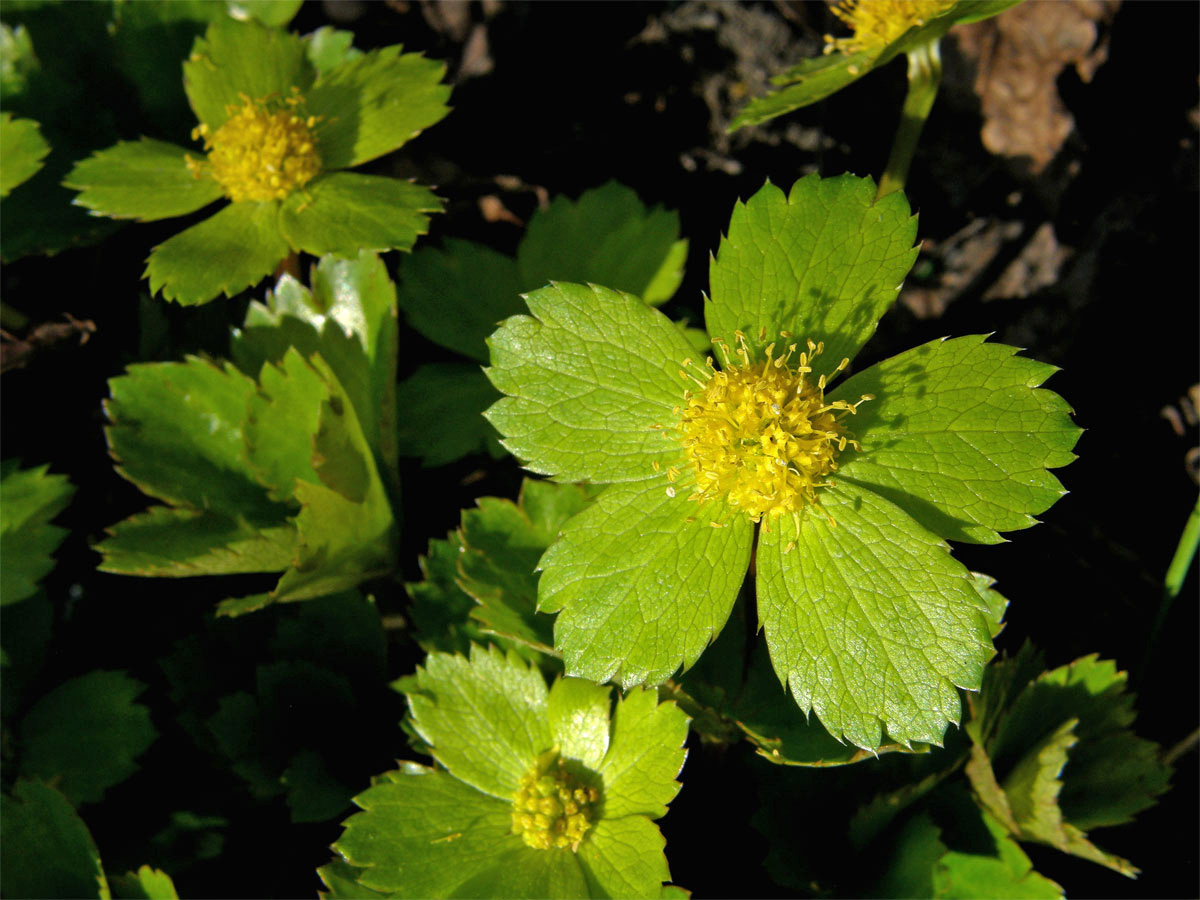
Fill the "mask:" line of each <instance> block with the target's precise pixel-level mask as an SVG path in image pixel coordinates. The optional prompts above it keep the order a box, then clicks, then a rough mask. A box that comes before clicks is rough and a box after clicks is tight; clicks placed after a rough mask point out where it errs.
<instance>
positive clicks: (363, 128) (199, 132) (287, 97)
mask: <svg viewBox="0 0 1200 900" xmlns="http://www.w3.org/2000/svg"><path fill="white" fill-rule="evenodd" d="M400 49H401V48H400V47H399V46H391V47H384V48H382V49H379V50H373V51H371V52H370V53H365V54H364V53H359V52H358V51H356V50H347V51H346V52H345V53H342V54H340V55H337V58H336V60H335V59H333V58H331V56H330V54H328V53H326V52H318V49H317V48H316V47H315V45H314V42H312V41H310V40H307V39H303V38H300V37H299V36H297V35H293V34H290V33H288V32H284V31H279V30H276V29H272V28H268V27H266V26H264V25H261V24H259V23H257V22H254V21H252V20H251V21H245V22H239V21H235V20H233V19H228V20H222V21H220V22H216V23H214V24H212V25H211V26H209V28H208V31H207V32H206V33H205V35H204V36H203V37H202V38H198V39H197V41H196V44H195V46H194V47H193V49H192V54H191V56H190V57H189V59H188V60H187V61H186V62H185V63H184V64H183V76H184V88H185V90H186V92H187V96H188V101H189V103H190V104H191V107H192V110H193V111H194V112H195V114H196V118H197V119H198V120H199V124H198V125H197V126H196V128H195V129H194V130H193V131H192V139H193V140H195V141H198V142H200V144H201V147H202V151H203V152H199V151H195V150H188V149H185V148H183V147H179V146H176V145H174V144H169V143H165V142H163V141H157V140H151V139H149V138H142V139H141V140H138V141H127V142H122V143H119V144H117V145H115V146H113V147H110V148H108V149H107V150H102V151H100V152H98V153H96V154H95V155H93V156H92V157H90V158H88V159H86V160H84V161H83V162H81V163H79V164H78V165H77V166H76V167H75V168H74V170H73V171H72V172H71V173H70V174H69V175H68V176H67V178H66V180H65V181H64V184H65V185H66V186H67V187H70V188H73V189H75V190H78V191H80V194H79V196H78V197H77V198H76V201H75V202H76V203H78V204H80V205H81V206H85V207H87V208H88V209H90V210H92V211H93V212H95V213H96V214H98V215H105V216H112V217H114V218H122V219H137V220H139V221H143V222H144V221H151V220H155V219H164V218H170V217H172V216H181V215H186V214H188V213H192V212H195V211H196V210H198V209H201V208H203V207H205V206H208V205H209V204H211V203H213V202H214V201H218V200H222V199H225V200H228V201H230V202H229V204H228V205H226V206H224V207H223V208H221V209H220V210H218V211H217V212H216V213H215V214H214V215H213V216H212V217H210V218H208V219H206V220H204V221H202V222H200V223H199V224H196V225H193V226H192V227H190V228H188V229H186V230H185V231H183V232H181V233H180V234H178V235H176V236H175V237H173V238H170V239H169V240H167V241H165V242H164V243H162V244H160V245H159V246H157V247H155V248H154V249H153V250H152V251H151V253H150V258H149V260H148V262H147V266H146V276H147V277H148V278H149V279H150V288H151V290H152V291H155V292H157V291H159V290H161V291H162V293H163V296H165V297H166V298H168V299H170V300H175V301H178V302H179V303H184V304H195V303H205V302H207V301H209V300H211V299H213V298H214V297H216V296H217V295H218V294H220V293H224V294H225V295H227V296H233V295H234V294H236V293H237V292H239V291H241V290H243V289H245V288H247V287H250V286H252V285H253V284H255V283H256V282H257V281H258V280H259V279H261V278H262V277H263V276H264V275H268V274H270V273H271V272H272V271H273V270H274V269H275V267H276V266H277V265H278V264H279V263H280V261H281V260H283V259H284V258H285V257H287V256H288V255H289V254H292V253H299V252H305V253H311V254H313V255H314V256H323V255H325V254H335V255H338V256H344V257H348V258H354V257H357V256H358V253H359V251H360V250H363V249H366V250H374V251H380V252H382V251H386V250H392V249H400V250H408V249H410V248H411V247H412V245H413V243H414V241H415V240H416V238H417V236H418V235H421V234H424V233H425V231H426V230H427V228H428V216H427V213H430V212H436V211H438V210H440V209H441V204H440V202H439V201H438V199H437V198H436V197H435V196H434V195H433V194H432V193H431V192H430V191H429V190H428V189H427V188H424V187H422V186H420V185H417V184H411V183H409V182H405V181H398V180H396V179H391V178H385V177H380V176H374V175H361V174H358V173H353V172H348V171H345V170H347V169H350V168H352V167H354V166H357V165H360V164H362V163H364V162H367V161H368V160H372V159H375V158H376V157H379V156H382V155H384V154H385V153H390V152H391V151H393V150H395V149H396V148H397V147H399V146H401V145H402V144H403V143H405V142H406V141H407V140H409V139H410V138H412V137H413V136H415V135H416V134H418V133H419V132H420V131H421V130H422V129H424V128H426V127H428V126H429V125H432V124H433V123H435V122H437V121H438V120H439V119H441V118H442V117H443V116H445V115H446V113H447V112H448V111H449V110H448V108H447V107H446V104H445V101H446V100H447V98H448V97H449V94H450V89H449V88H448V87H447V86H445V85H442V84H441V83H440V81H441V77H442V75H443V73H444V67H443V66H442V65H441V64H440V63H437V62H434V61H432V60H427V59H424V58H422V57H421V56H419V55H417V54H412V53H409V54H401V52H400Z"/></svg>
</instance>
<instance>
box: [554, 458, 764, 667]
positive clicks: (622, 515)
mask: <svg viewBox="0 0 1200 900" xmlns="http://www.w3.org/2000/svg"><path fill="white" fill-rule="evenodd" d="M681 490H686V489H683V488H681ZM673 493H675V489H674V488H672V487H670V485H669V484H668V481H667V478H666V476H665V475H662V476H659V477H658V478H656V479H655V480H653V481H651V482H649V483H647V484H632V485H614V486H612V487H610V488H607V489H606V490H605V491H604V493H602V494H601V495H600V497H599V499H598V500H596V502H595V503H593V504H592V505H591V506H590V507H588V508H587V509H585V510H584V511H583V512H581V513H580V514H579V515H577V516H575V517H574V518H572V519H571V520H570V521H569V522H568V523H567V524H566V526H565V527H564V528H563V533H562V536H561V537H560V538H559V540H558V541H557V542H556V543H555V544H554V545H553V546H552V547H551V548H550V549H549V551H547V553H546V555H545V556H544V557H543V558H542V562H541V565H542V568H543V569H544V572H543V574H542V578H541V584H540V586H539V593H538V606H539V608H540V609H541V610H542V611H544V612H559V611H560V610H561V612H560V614H559V617H558V619H557V621H556V622H555V625H554V646H555V649H556V650H558V651H559V652H560V653H562V655H563V660H564V662H565V663H566V667H567V673H568V674H570V675H579V676H582V677H584V678H591V679H592V680H593V681H608V680H610V679H615V680H616V681H617V682H618V683H619V684H621V685H622V686H623V687H628V686H629V685H633V684H641V683H643V682H648V683H651V684H658V683H661V682H663V681H665V680H666V679H667V678H669V677H670V676H671V675H672V673H674V672H675V671H676V670H677V669H679V667H680V666H681V665H682V666H683V667H684V668H685V669H686V668H688V667H690V666H691V665H692V664H693V663H695V661H696V660H697V658H699V656H700V654H701V653H702V652H703V651H704V648H705V647H706V646H707V645H708V644H709V643H710V642H711V641H712V640H713V639H714V638H715V637H716V635H717V633H718V632H719V631H720V630H721V627H722V626H723V625H724V624H725V620H726V619H727V618H728V617H729V611H730V609H731V608H732V606H733V601H734V599H735V598H736V596H737V592H738V588H739V587H740V586H741V584H742V580H743V579H744V578H745V575H746V569H747V566H748V565H749V562H750V545H751V540H752V538H753V533H754V529H753V526H752V525H751V524H750V521H749V520H748V519H747V518H746V517H745V516H744V515H741V514H740V513H738V512H736V511H734V510H731V509H730V508H729V507H728V506H726V505H725V503H724V501H720V502H716V501H714V502H713V503H712V504H711V505H707V506H704V507H697V506H696V505H695V504H693V503H691V502H690V501H688V500H687V499H685V498H684V496H682V495H681V496H676V497H672V496H670V494H673ZM689 520H690V521H689ZM714 523H716V525H717V526H718V527H714Z"/></svg>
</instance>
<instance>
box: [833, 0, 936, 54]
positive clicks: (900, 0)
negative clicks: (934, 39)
mask: <svg viewBox="0 0 1200 900" xmlns="http://www.w3.org/2000/svg"><path fill="white" fill-rule="evenodd" d="M953 5H954V0H839V2H838V3H835V4H833V7H832V12H833V14H834V15H835V16H837V17H838V18H839V19H841V20H842V21H843V22H845V23H846V24H847V25H849V26H850V27H851V28H852V29H854V34H853V35H851V36H850V37H841V38H835V37H833V36H832V35H828V34H827V35H825V52H826V53H845V54H852V53H859V52H861V51H875V50H882V49H883V48H884V47H886V46H887V45H888V44H890V43H891V42H892V41H894V40H896V38H898V37H900V36H901V35H902V34H904V32H906V31H908V29H910V28H912V27H914V26H917V25H924V24H925V23H926V22H928V21H929V20H930V19H932V18H933V17H934V16H936V15H938V14H939V13H943V12H945V11H946V10H947V9H949V8H950V7H951V6H953Z"/></svg>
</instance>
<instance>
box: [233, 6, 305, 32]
mask: <svg viewBox="0 0 1200 900" xmlns="http://www.w3.org/2000/svg"><path fill="white" fill-rule="evenodd" d="M302 3H303V0H225V4H226V6H228V7H229V15H231V16H233V17H234V18H235V19H245V18H246V17H247V16H253V17H254V18H256V19H258V21H260V22H262V23H263V24H264V25H286V24H288V22H290V21H292V19H293V17H295V15H296V13H298V12H299V11H300V6H301V4H302ZM318 30H320V29H318Z"/></svg>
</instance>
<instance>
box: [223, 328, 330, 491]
mask: <svg viewBox="0 0 1200 900" xmlns="http://www.w3.org/2000/svg"><path fill="white" fill-rule="evenodd" d="M258 383H259V388H258V391H257V392H256V393H255V394H253V395H251V397H250V401H249V404H248V411H247V416H246V424H245V426H244V432H245V438H246V454H247V458H248V459H249V461H250V465H251V466H253V468H254V473H255V475H257V476H258V479H259V481H261V482H262V483H263V484H264V485H265V486H266V487H267V489H268V493H269V496H270V497H271V499H272V500H276V501H280V502H284V501H287V500H289V499H290V498H291V497H293V496H294V494H295V491H296V482H297V481H307V482H308V483H310V484H320V481H321V480H320V478H319V477H318V476H317V471H316V469H315V468H314V465H315V461H314V459H313V435H315V434H316V433H317V429H318V427H319V426H320V414H321V402H322V401H323V400H325V399H327V398H328V396H329V390H328V388H327V387H326V384H325V379H324V378H322V377H321V374H320V373H319V372H318V371H317V370H316V369H315V368H313V367H312V366H311V365H309V363H308V362H307V360H305V359H304V357H303V356H301V355H300V353H298V352H297V351H296V350H295V349H294V348H293V349H289V350H288V352H287V353H286V354H285V355H284V357H283V359H282V360H280V362H279V363H278V365H273V364H271V363H267V364H266V365H264V366H263V367H262V371H261V372H260V373H259V376H258Z"/></svg>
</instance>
